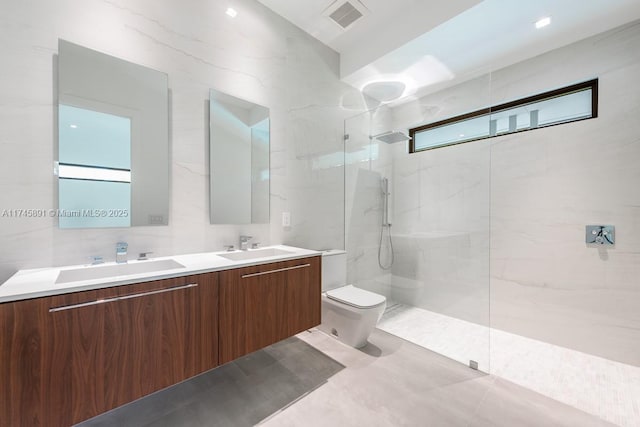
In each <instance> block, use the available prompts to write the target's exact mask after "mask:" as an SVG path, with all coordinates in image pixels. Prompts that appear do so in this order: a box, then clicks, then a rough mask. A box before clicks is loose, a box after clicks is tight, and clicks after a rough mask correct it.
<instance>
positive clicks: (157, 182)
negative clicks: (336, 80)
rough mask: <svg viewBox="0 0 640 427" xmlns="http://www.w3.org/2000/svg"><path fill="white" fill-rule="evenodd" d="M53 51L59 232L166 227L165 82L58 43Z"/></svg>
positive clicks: (159, 75) (140, 68)
mask: <svg viewBox="0 0 640 427" xmlns="http://www.w3.org/2000/svg"><path fill="white" fill-rule="evenodd" d="M58 48H59V51H58V52H59V54H58V170H57V172H58V208H59V226H60V228H95V227H129V226H140V225H166V224H167V223H168V210H169V140H168V89H167V76H166V74H164V73H160V72H158V71H155V70H152V69H149V68H146V67H143V66H140V65H136V64H132V63H130V62H127V61H123V60H121V59H118V58H114V57H112V56H109V55H105V54H103V53H100V52H96V51H93V50H91V49H87V48H84V47H82V46H78V45H75V44H73V43H69V42H66V41H64V40H60V41H59V45H58Z"/></svg>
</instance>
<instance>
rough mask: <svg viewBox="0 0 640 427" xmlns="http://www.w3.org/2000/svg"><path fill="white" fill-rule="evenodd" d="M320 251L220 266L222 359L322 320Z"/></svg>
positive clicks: (245, 351) (296, 331) (220, 358)
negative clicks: (227, 267)
mask: <svg viewBox="0 0 640 427" xmlns="http://www.w3.org/2000/svg"><path fill="white" fill-rule="evenodd" d="M320 262H321V258H320V257H319V256H316V257H310V258H302V259H296V260H290V261H282V262H274V263H270V264H263V265H257V266H251V267H245V268H238V269H234V270H226V271H221V272H220V317H219V321H220V324H219V327H220V332H219V339H220V345H219V352H220V357H219V361H220V364H223V363H226V362H229V361H231V360H234V359H236V358H238V357H240V356H243V355H245V354H248V353H251V352H253V351H256V350H259V349H261V348H263V347H266V346H268V345H270V344H273V343H276V342H278V341H280V340H283V339H285V338H288V337H290V336H292V335H295V334H297V333H299V332H302V331H304V330H306V329H309V328H312V327H314V326H317V325H319V324H320V293H321V284H320V274H321V273H320V268H321V264H320Z"/></svg>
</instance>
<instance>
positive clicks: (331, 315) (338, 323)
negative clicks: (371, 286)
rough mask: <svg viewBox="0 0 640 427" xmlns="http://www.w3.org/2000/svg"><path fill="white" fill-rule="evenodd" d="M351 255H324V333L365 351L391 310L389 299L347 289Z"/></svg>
mask: <svg viewBox="0 0 640 427" xmlns="http://www.w3.org/2000/svg"><path fill="white" fill-rule="evenodd" d="M346 282H347V253H346V252H345V251H341V250H330V251H324V252H323V253H322V323H321V324H320V326H319V327H318V328H319V329H320V330H321V331H324V332H326V333H327V334H330V335H333V336H334V337H336V338H337V339H338V340H340V341H342V342H343V343H345V344H347V345H350V346H352V347H355V348H360V347H364V346H365V345H366V344H367V338H369V335H371V332H372V331H373V329H374V328H375V327H376V325H377V324H378V321H379V320H380V318H381V317H382V314H383V313H384V309H385V307H386V306H387V299H386V298H385V297H384V296H382V295H378V294H376V293H373V292H369V291H365V290H364V289H359V288H356V287H355V286H353V285H347V284H346Z"/></svg>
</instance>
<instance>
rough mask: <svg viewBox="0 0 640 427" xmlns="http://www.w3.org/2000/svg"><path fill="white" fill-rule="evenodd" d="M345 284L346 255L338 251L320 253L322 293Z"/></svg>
mask: <svg viewBox="0 0 640 427" xmlns="http://www.w3.org/2000/svg"><path fill="white" fill-rule="evenodd" d="M346 284H347V253H346V252H345V251H343V250H340V249H331V250H328V251H323V252H322V291H323V292H324V291H329V290H331V289H335V288H339V287H341V286H344V285H346Z"/></svg>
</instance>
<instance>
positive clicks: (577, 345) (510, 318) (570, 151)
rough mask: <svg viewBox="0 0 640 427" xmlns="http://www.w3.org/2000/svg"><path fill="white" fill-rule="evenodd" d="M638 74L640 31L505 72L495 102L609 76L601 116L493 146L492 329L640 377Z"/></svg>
mask: <svg viewBox="0 0 640 427" xmlns="http://www.w3.org/2000/svg"><path fill="white" fill-rule="evenodd" d="M638 75H640V22H635V23H631V24H629V25H625V26H623V27H620V28H617V29H614V30H611V31H609V32H606V33H603V34H600V35H597V36H595V37H591V38H589V39H585V40H583V41H580V42H578V43H575V44H572V45H569V46H566V47H564V48H561V49H558V50H555V51H552V52H549V53H547V54H545V55H541V56H539V57H536V58H533V59H531V60H528V61H525V62H522V63H519V64H517V65H514V66H512V67H509V68H506V69H503V70H500V71H498V72H495V73H493V76H492V97H493V102H495V103H500V102H504V101H506V100H508V99H513V98H517V97H520V96H522V95H524V94H528V93H536V92H540V91H543V90H545V89H548V88H554V87H561V86H563V85H567V84H570V83H574V82H579V81H585V80H589V79H592V78H595V77H597V78H598V79H599V98H598V102H599V106H598V118H597V119H594V120H586V121H582V122H576V123H571V124H566V125H561V126H555V127H551V128H546V129H540V130H536V131H532V132H525V133H522V134H518V135H512V136H506V137H502V138H496V139H494V140H493V141H492V143H491V326H492V327H494V328H498V329H503V330H505V331H508V332H511V333H514V334H518V335H523V336H526V337H530V338H533V339H536V340H539V341H543V342H548V343H551V344H555V345H558V346H562V347H567V348H570V349H574V350H578V351H581V352H584V353H589V354H593V355H596V356H600V357H603V358H606V359H610V360H614V361H618V362H622V363H625V364H629V365H635V366H640V311H638V310H637V307H638V306H640V222H639V218H640V215H639V214H640V192H638V186H637V183H638V182H640V168H639V167H638V162H639V160H640V121H638V120H637V118H638V117H639V116H640V88H639V87H638V84H637V76H638ZM587 224H612V225H615V227H616V244H615V246H614V247H609V248H604V247H603V248H594V247H589V246H587V245H586V244H585V225H587Z"/></svg>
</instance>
